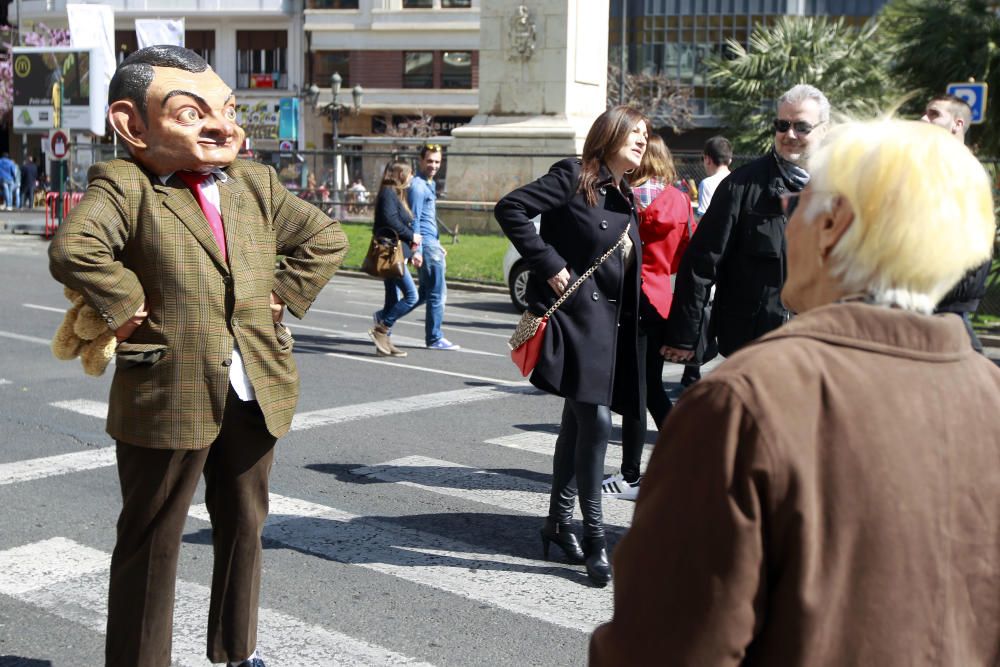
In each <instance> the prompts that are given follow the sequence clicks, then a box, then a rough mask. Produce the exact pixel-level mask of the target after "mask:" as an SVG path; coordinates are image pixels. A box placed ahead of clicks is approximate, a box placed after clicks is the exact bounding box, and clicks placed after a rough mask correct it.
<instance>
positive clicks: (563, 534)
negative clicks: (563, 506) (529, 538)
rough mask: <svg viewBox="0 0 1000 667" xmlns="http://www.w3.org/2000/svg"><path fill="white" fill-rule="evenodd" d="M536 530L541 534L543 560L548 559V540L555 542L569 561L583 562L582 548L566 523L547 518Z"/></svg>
mask: <svg viewBox="0 0 1000 667" xmlns="http://www.w3.org/2000/svg"><path fill="white" fill-rule="evenodd" d="M538 532H539V533H540V534H541V536H542V554H543V555H544V556H545V560H548V559H549V542H555V543H556V546H558V547H559V548H560V549H562V551H563V554H565V555H566V559H567V560H569V562H571V563H582V562H583V549H581V548H580V543H579V542H578V541H577V539H576V535H574V534H573V531H572V530H570V525H569V524H568V523H559V522H557V521H556V520H555V519H552V518H547V519H545V523H544V524H543V525H542V528H541V530H539V531H538Z"/></svg>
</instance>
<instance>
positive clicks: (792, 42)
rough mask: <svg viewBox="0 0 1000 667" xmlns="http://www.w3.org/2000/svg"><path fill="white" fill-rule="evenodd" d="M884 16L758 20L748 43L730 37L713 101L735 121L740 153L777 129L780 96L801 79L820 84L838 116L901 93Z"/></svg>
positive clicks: (865, 111)
mask: <svg viewBox="0 0 1000 667" xmlns="http://www.w3.org/2000/svg"><path fill="white" fill-rule="evenodd" d="M877 28H878V22H877V20H876V19H871V20H869V21H868V22H867V23H865V24H864V25H863V26H861V27H854V26H851V25H848V24H847V23H846V22H845V21H844V20H843V19H842V18H840V19H835V20H833V19H829V18H826V17H808V18H807V17H795V16H784V17H781V18H779V19H778V20H776V21H775V22H774V23H773V24H771V25H768V26H760V25H759V26H757V27H755V28H754V31H753V33H752V34H751V36H750V41H749V48H744V47H743V45H742V44H740V43H739V42H736V41H735V40H728V41H727V47H728V49H727V50H728V53H726V54H725V55H723V56H714V57H712V58H710V60H709V63H708V67H709V69H708V71H709V80H710V81H711V82H712V83H713V84H714V86H715V91H716V93H715V95H714V99H713V102H712V104H713V105H714V106H715V108H718V109H719V110H720V111H721V112H722V115H723V117H724V119H725V121H726V124H727V125H728V126H729V128H730V129H729V130H728V132H727V136H729V138H730V140H731V141H733V146H734V148H735V150H736V151H737V152H742V153H761V152H764V151H765V150H767V149H768V147H769V146H770V145H771V141H772V139H773V136H774V133H773V131H772V130H771V120H772V119H773V118H774V100H776V99H777V98H778V97H779V96H780V95H781V93H783V92H784V91H786V90H788V89H789V88H791V87H792V86H794V85H796V84H799V83H808V84H811V85H813V86H816V87H817V88H819V89H820V90H822V91H823V93H824V94H825V95H826V96H827V98H828V99H829V100H830V105H831V106H832V108H833V111H834V113H835V114H836V115H844V116H848V117H869V116H874V115H877V114H878V113H880V112H881V111H883V110H884V109H885V108H886V107H887V106H888V104H889V103H890V102H891V101H892V100H893V99H895V98H896V96H897V94H896V89H895V87H894V86H893V85H892V81H891V79H890V77H889V74H888V63H887V56H886V53H885V50H884V49H883V48H881V47H880V45H879V43H878V39H877V32H878V31H877Z"/></svg>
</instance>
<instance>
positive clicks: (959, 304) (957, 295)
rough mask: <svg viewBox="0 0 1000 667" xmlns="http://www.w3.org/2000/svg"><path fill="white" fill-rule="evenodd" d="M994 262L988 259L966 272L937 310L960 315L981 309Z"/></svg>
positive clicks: (945, 296)
mask: <svg viewBox="0 0 1000 667" xmlns="http://www.w3.org/2000/svg"><path fill="white" fill-rule="evenodd" d="M992 263H993V260H990V259H988V260H986V261H985V262H983V263H982V264H980V265H979V266H977V267H976V268H974V269H972V270H971V271H969V272H968V273H966V274H965V275H964V276H963V277H962V279H961V280H960V281H958V284H957V285H955V286H954V287H952V288H951V291H950V292H948V293H947V294H945V295H944V298H943V299H941V303H939V304H938V307H937V311H936V312H939V313H958V314H960V315H961V314H963V313H968V314H970V315H972V314H973V313H975V312H976V311H977V310H978V309H979V302H980V301H982V299H983V297H984V296H986V279H987V278H988V277H989V275H990V266H991V265H992Z"/></svg>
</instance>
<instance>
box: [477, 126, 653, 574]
mask: <svg viewBox="0 0 1000 667" xmlns="http://www.w3.org/2000/svg"><path fill="white" fill-rule="evenodd" d="M647 126H648V124H647V122H646V119H645V118H644V117H643V115H642V114H640V113H639V112H638V111H636V110H634V109H632V108H630V107H625V106H618V107H614V108H613V109H609V110H608V111H606V112H604V113H603V114H601V115H600V116H599V117H598V118H597V120H595V121H594V124H593V125H592V126H591V128H590V131H589V132H588V134H587V139H586V142H585V143H584V146H583V159H582V160H577V159H573V158H570V159H566V160H562V161H560V162H557V163H556V164H554V165H552V167H551V169H549V173H547V174H546V175H545V176H542V177H541V178H539V179H538V180H537V181H535V182H534V183H530V184H528V185H525V186H524V187H521V188H518V189H517V190H515V191H513V192H511V193H510V194H509V195H507V196H506V197H504V198H503V199H501V200H500V201H499V202H498V203H497V206H496V209H495V213H494V214H495V215H496V218H497V221H498V222H499V223H500V226H501V227H502V228H503V231H504V233H505V234H506V235H507V237H508V238H509V239H510V241H511V243H513V244H514V247H515V248H517V250H518V251H519V252H520V253H521V256H522V257H524V259H525V261H527V262H528V264H529V266H530V267H531V277H530V278H529V281H528V286H527V292H526V296H527V299H528V303H529V304H530V306H529V308H530V310H531V312H533V313H536V314H539V315H541V314H543V313H544V312H545V311H546V310H547V309H548V308H549V306H551V305H552V304H553V302H555V301H556V299H558V298H559V296H561V295H562V293H563V292H564V291H565V290H566V288H567V287H569V286H570V285H572V284H573V282H574V281H575V280H576V279H577V278H578V277H579V276H580V275H582V274H583V273H585V272H586V271H587V269H588V268H590V267H591V266H592V265H593V264H594V263H595V262H596V261H597V260H598V259H599V258H600V257H601V256H602V255H603V254H604V253H605V252H606V251H607V250H608V249H609V248H612V247H614V246H615V244H616V243H617V242H618V241H619V240H622V241H623V242H622V244H621V246H620V247H619V248H618V249H617V250H616V251H615V252H614V253H613V254H612V255H611V256H610V257H609V258H608V259H607V261H605V262H604V263H603V264H601V266H600V267H599V268H598V269H597V271H596V272H595V273H594V274H593V275H592V276H591V277H590V278H588V279H587V280H586V281H585V282H584V283H583V284H582V285H580V287H579V288H578V289H577V290H576V291H575V292H574V293H573V294H572V295H571V296H570V297H569V298H567V300H566V301H565V302H564V303H563V304H562V306H560V308H559V309H558V310H557V311H556V312H555V313H554V314H553V315H552V317H551V318H549V322H548V327H547V329H546V331H545V338H544V342H543V344H542V352H541V356H540V358H539V360H538V364H537V365H536V366H535V369H534V371H533V372H532V374H531V383H532V384H534V385H535V386H536V387H539V388H540V389H543V390H545V391H547V392H549V393H552V394H555V395H557V396H562V397H564V398H565V399H566V402H565V406H564V408H563V413H562V423H561V425H560V429H559V438H558V439H557V440H556V449H555V455H554V460H553V472H552V492H551V496H550V500H549V516H548V518H547V519H546V520H545V524H544V525H543V526H542V529H541V534H542V546H543V549H544V553H545V555H546V557H548V548H549V543H550V542H555V543H556V544H557V545H558V546H559V547H560V548H561V549H562V550H563V552H564V553H565V554H566V556H567V557H568V558H569V559H570V560H572V561H574V562H586V566H587V575H588V576H589V577H590V580H591V581H592V582H594V583H595V584H597V585H598V586H604V585H606V584H607V583H608V581H610V579H611V566H610V564H609V563H608V556H607V547H606V543H605V539H604V523H603V517H602V511H601V480H602V478H603V473H604V454H605V451H606V450H607V446H608V437H609V435H610V433H611V411H612V410H614V411H615V412H618V413H621V414H623V415H629V416H638V406H639V405H640V404H641V400H640V395H639V392H640V391H641V382H640V378H641V377H642V375H641V369H640V367H639V361H638V355H637V353H636V331H637V314H636V313H637V304H638V299H639V276H640V271H639V269H640V266H641V262H640V254H639V253H640V241H639V230H638V227H637V223H636V213H635V205H634V203H633V199H632V191H631V190H630V189H629V187H628V184H627V181H626V180H625V179H624V177H625V174H626V173H627V172H629V171H631V170H632V169H635V168H636V167H638V166H639V163H640V162H641V161H642V155H643V152H644V151H645V148H646V136H647ZM538 214H541V227H540V229H539V231H538V232H536V231H535V227H534V225H533V224H532V223H531V218H532V217H534V216H536V215H538ZM626 230H627V232H626ZM623 234H624V238H623ZM578 491H579V496H580V509H581V510H582V512H583V548H582V550H581V548H580V544H579V543H578V542H577V539H576V536H575V535H574V534H573V533H572V532H571V530H570V521H571V519H572V516H573V500H574V497H575V496H576V495H577V492H578Z"/></svg>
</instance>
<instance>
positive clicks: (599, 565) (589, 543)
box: [583, 537, 611, 588]
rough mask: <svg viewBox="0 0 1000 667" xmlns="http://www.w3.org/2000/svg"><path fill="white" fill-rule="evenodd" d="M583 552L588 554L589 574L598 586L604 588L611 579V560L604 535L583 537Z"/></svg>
mask: <svg viewBox="0 0 1000 667" xmlns="http://www.w3.org/2000/svg"><path fill="white" fill-rule="evenodd" d="M583 552H584V553H585V554H586V555H587V560H586V564H587V576H588V577H589V578H590V581H591V583H593V584H594V585H595V586H597V587H598V588H604V587H605V586H607V585H608V582H609V581H611V562H610V561H609V560H608V544H607V541H606V540H605V539H604V538H603V537H585V538H583Z"/></svg>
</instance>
